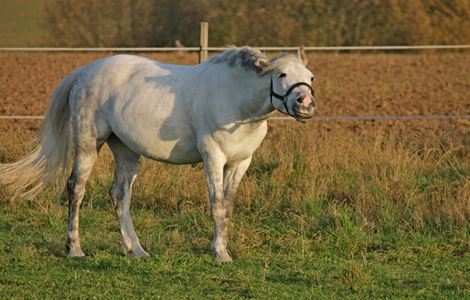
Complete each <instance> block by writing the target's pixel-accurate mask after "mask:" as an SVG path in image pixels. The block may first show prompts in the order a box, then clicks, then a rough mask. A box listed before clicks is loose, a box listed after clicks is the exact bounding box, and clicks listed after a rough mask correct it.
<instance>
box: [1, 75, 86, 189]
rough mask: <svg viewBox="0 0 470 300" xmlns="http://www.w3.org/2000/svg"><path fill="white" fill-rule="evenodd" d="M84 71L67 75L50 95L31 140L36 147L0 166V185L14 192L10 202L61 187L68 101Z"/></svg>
mask: <svg viewBox="0 0 470 300" xmlns="http://www.w3.org/2000/svg"><path fill="white" fill-rule="evenodd" d="M84 70H85V68H80V69H77V70H75V71H74V72H72V73H70V74H69V75H67V76H66V77H65V78H64V79H63V80H62V82H61V83H60V84H59V86H58V87H57V88H56V90H55V91H54V93H53V95H52V98H51V103H50V105H49V109H48V111H47V114H46V117H45V119H44V121H43V124H42V126H41V130H40V133H39V137H38V138H37V139H36V140H35V142H38V146H37V147H36V148H35V149H34V150H33V151H32V152H31V153H30V154H28V155H26V156H25V157H23V158H21V159H20V160H18V161H16V162H13V163H7V164H0V184H1V185H8V186H9V187H10V188H11V189H12V190H13V191H15V194H14V198H16V197H17V196H20V197H23V198H33V197H35V196H36V195H37V194H38V193H39V192H41V191H42V190H43V189H44V188H45V187H46V186H49V185H51V184H55V189H56V191H57V192H61V191H62V189H63V187H64V186H65V181H66V178H67V177H66V176H67V175H68V173H69V170H70V159H71V156H72V137H71V129H70V108H69V97H70V92H71V90H72V88H73V85H74V83H75V82H76V80H77V78H79V76H80V75H81V74H82V73H83V71H84Z"/></svg>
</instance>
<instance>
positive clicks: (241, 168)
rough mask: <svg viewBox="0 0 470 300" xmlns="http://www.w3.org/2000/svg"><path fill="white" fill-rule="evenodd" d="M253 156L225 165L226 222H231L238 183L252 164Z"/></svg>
mask: <svg viewBox="0 0 470 300" xmlns="http://www.w3.org/2000/svg"><path fill="white" fill-rule="evenodd" d="M251 158H252V157H251V156H250V157H249V158H248V159H246V160H242V161H239V162H236V163H232V164H227V165H226V166H225V167H224V199H225V203H226V207H227V213H226V219H227V220H226V223H227V224H230V220H231V219H232V212H233V202H234V199H235V194H236V192H237V188H238V185H239V184H240V181H241V180H242V178H243V175H245V172H246V170H248V167H249V166H250V164H251Z"/></svg>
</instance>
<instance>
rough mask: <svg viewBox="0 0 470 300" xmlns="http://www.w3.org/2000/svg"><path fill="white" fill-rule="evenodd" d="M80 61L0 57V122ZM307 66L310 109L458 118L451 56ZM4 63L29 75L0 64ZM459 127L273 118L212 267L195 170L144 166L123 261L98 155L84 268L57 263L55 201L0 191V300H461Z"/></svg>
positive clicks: (463, 126) (460, 87)
mask: <svg viewBox="0 0 470 300" xmlns="http://www.w3.org/2000/svg"><path fill="white" fill-rule="evenodd" d="M90 58H91V57H90V56H86V55H85V56H74V57H73V59H71V57H70V56H65V55H48V56H42V55H38V56H30V55H3V56H0V60H1V62H2V63H3V64H0V68H3V69H2V72H0V79H2V80H3V79H4V81H3V82H4V83H5V84H4V85H2V86H1V87H0V101H4V102H2V104H4V105H3V106H2V107H0V110H1V112H2V113H4V114H12V113H25V114H28V113H29V114H41V113H42V112H43V109H44V108H45V103H46V102H47V100H46V99H47V98H46V99H45V97H46V96H45V95H47V94H49V93H50V91H51V89H52V88H53V86H54V84H55V83H56V81H57V80H58V79H59V78H60V77H61V76H63V74H64V73H66V72H68V71H69V70H70V69H72V68H73V67H76V66H77V65H80V64H81V63H83V61H86V60H88V59H90ZM167 59H168V61H171V60H172V59H174V60H176V59H177V58H175V57H167ZM192 59H193V58H188V59H187V61H188V62H190V61H192ZM310 61H314V63H315V66H318V72H317V74H316V75H317V78H318V88H319V90H320V92H319V94H320V99H321V100H320V114H327V115H328V114H330V115H331V114H349V113H350V112H358V113H360V114H373V113H378V114H380V113H382V114H385V113H388V114H395V113H408V114H411V113H421V114H426V113H439V112H440V111H444V113H446V114H468V113H469V112H470V106H469V105H470V104H469V103H468V102H466V101H465V99H470V94H469V89H468V87H469V82H468V80H469V79H468V77H462V76H463V75H464V74H465V69H466V66H468V65H469V63H470V59H469V56H468V55H465V54H461V56H458V55H456V56H454V55H450V56H449V55H447V54H443V56H440V55H439V54H435V55H430V56H421V55H393V56H386V55H380V54H371V55H364V56H359V55H332V56H328V55H323V56H322V55H320V56H315V57H311V60H310ZM378 62H380V64H378ZM18 64H21V65H27V66H28V68H25V69H23V70H21V71H18V69H17V68H16V69H14V68H13V67H12V68H11V69H10V68H8V66H14V65H18ZM423 66H427V68H425V69H423ZM400 67H403V69H404V70H402V69H401V68H400ZM313 69H314V70H316V68H315V67H313ZM41 70H43V72H46V70H47V72H49V73H47V74H48V76H44V75H41V74H46V73H40V71H41ZM406 73H409V75H407V74H406ZM346 75H349V76H346ZM405 75H406V76H407V77H406V78H407V80H404V79H403V78H405V77H404V76H405ZM34 76H35V77H34ZM27 78H34V80H27ZM15 82H16V88H15ZM392 91H393V93H392ZM12 93H13V95H14V96H12V95H11V94H12ZM15 93H16V94H15ZM444 96H447V98H444ZM420 99H421V101H419V100H420ZM341 103H344V105H341ZM446 103H447V104H448V105H445V104H446ZM374 110H375V111H374ZM38 126H39V122H38V121H14V122H12V121H0V141H2V143H3V145H2V147H0V162H6V161H12V160H14V159H16V158H18V157H19V156H21V155H22V154H23V153H25V152H26V151H27V150H28V149H30V148H31V145H27V144H25V142H27V141H28V140H30V139H31V138H32V137H33V136H34V135H35V133H36V131H37V128H38ZM469 129H470V123H469V122H468V121H453V122H429V121H420V122H344V123H329V122H310V123H307V124H298V123H295V122H291V121H276V122H275V121H272V122H271V123H270V127H269V133H268V137H267V139H266V140H265V142H264V143H263V144H262V146H261V148H260V149H259V151H258V152H256V155H255V157H254V161H253V164H252V166H251V168H250V169H249V171H248V173H247V176H246V177H245V178H244V180H243V181H242V184H241V187H240V188H239V193H238V199H237V203H236V206H235V212H234V222H233V225H232V227H231V229H230V236H229V237H230V240H229V246H228V248H229V251H230V253H231V254H232V256H233V257H234V262H233V263H232V264H217V263H215V262H213V260H212V257H211V253H210V241H211V239H212V221H211V217H210V213H209V207H208V200H207V191H206V188H205V180H204V176H203V171H202V168H201V167H200V166H197V167H195V168H193V167H190V166H168V165H164V164H159V163H155V162H151V161H148V160H143V161H142V166H141V171H140V174H139V177H138V179H137V181H136V184H135V187H134V194H133V199H134V200H133V210H132V213H133V216H134V221H135V225H136V229H137V232H138V234H139V237H140V239H141V242H142V244H143V246H144V248H145V249H146V250H148V251H149V252H150V253H151V254H152V256H151V257H150V258H148V259H144V260H137V261H135V260H132V259H130V258H128V257H126V256H124V254H123V253H122V246H121V237H120V232H119V226H118V224H117V221H116V219H115V216H114V212H113V208H112V206H111V203H110V201H109V200H108V197H107V190H108V188H109V185H110V183H111V174H112V171H113V163H112V161H111V159H110V154H109V150H108V149H106V148H105V149H104V150H103V151H102V153H101V154H100V159H99V160H98V162H97V164H96V166H95V168H94V171H93V175H92V177H91V178H92V179H91V180H90V182H89V184H88V189H87V193H86V195H85V200H84V204H83V208H82V214H81V237H82V247H83V250H84V251H85V253H86V254H87V255H88V256H87V257H86V258H84V259H79V260H67V259H66V258H65V254H66V252H65V248H64V243H65V233H66V215H67V211H66V205H65V199H63V197H61V198H59V199H57V200H56V197H55V196H54V195H53V194H52V192H51V191H46V192H44V193H43V194H41V195H40V197H39V198H38V199H34V200H23V201H11V200H10V197H9V193H8V191H7V190H6V189H1V188H0V201H1V202H0V220H1V221H0V295H2V297H3V298H11V297H17V298H62V297H63V298H110V297H119V298H124V297H134V298H164V299H168V298H215V299H231V298H256V299H267V298H271V299H273V298H274V299H278V298H282V299H300V298H307V299H308V298H315V299H316V298H324V299H331V298H353V299H354V298H356V299H364V298H374V299H376V298H393V299H395V298H416V299H452V298H453V299H470V223H469V221H468V220H469V218H470V134H469V132H470V130H469Z"/></svg>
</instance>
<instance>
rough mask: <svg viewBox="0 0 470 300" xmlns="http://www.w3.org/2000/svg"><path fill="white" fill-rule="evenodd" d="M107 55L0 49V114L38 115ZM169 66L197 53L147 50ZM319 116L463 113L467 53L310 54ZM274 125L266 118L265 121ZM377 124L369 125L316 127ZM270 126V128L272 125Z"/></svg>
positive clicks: (468, 98) (7, 127)
mask: <svg viewBox="0 0 470 300" xmlns="http://www.w3.org/2000/svg"><path fill="white" fill-rule="evenodd" d="M109 55H112V53H92V54H90V53H86V54H84V53H82V54H67V53H51V54H46V53H32V54H27V53H2V54H0V115H42V114H43V113H44V112H45V110H46V108H47V105H48V101H49V97H50V95H51V93H52V91H53V89H54V87H55V86H56V85H57V84H58V83H59V81H60V80H61V79H62V78H63V77H64V76H65V75H66V74H67V73H69V72H70V71H72V70H73V69H75V68H77V67H79V66H83V65H86V64H88V63H90V62H92V61H93V60H95V59H97V58H100V57H104V56H109ZM146 56H148V57H150V58H152V59H157V60H162V61H165V62H169V63H178V64H192V63H196V62H197V55H196V54H182V55H178V54H146ZM309 59H310V63H309V67H310V68H311V69H312V70H313V71H314V73H315V75H316V78H317V80H316V83H315V88H316V90H317V97H318V102H319V108H318V114H317V115H320V116H323V115H429V114H436V115H464V114H467V115H468V114H470V53H420V54H310V56H309ZM272 123H273V122H272ZM431 123H432V124H433V125H432V126H431V127H432V128H434V127H436V126H437V127H442V126H444V127H446V126H448V125H452V127H455V125H456V127H458V128H459V131H468V128H469V127H468V126H469V121H457V122H448V121H441V122H381V123H380V124H382V125H383V124H386V125H387V126H388V127H391V126H393V127H395V126H398V127H401V126H405V128H406V127H409V126H411V125H412V127H416V128H422V127H429V126H430V125H431ZM39 124H40V121H27V120H7V121H5V120H3V121H0V132H3V133H4V134H5V131H8V132H11V131H12V130H13V131H16V130H24V128H25V127H26V128H29V129H32V130H35V129H37V127H38V126H39ZM362 125H364V126H366V127H367V128H369V127H370V126H377V125H376V124H375V125H374V124H372V123H370V122H347V123H346V124H345V123H342V124H332V123H328V124H326V123H323V124H322V125H315V126H316V127H322V128H323V127H325V126H326V127H332V126H333V127H335V126H347V127H349V128H353V129H357V128H362V127H363V126H362ZM274 126H276V125H274Z"/></svg>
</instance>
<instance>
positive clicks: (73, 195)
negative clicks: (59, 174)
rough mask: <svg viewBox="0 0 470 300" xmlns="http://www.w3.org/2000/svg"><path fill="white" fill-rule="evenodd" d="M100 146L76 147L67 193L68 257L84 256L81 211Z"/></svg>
mask: <svg viewBox="0 0 470 300" xmlns="http://www.w3.org/2000/svg"><path fill="white" fill-rule="evenodd" d="M99 148H100V147H99V146H98V147H97V146H96V144H95V145H92V146H90V147H86V146H84V145H80V146H77V147H76V154H75V160H74V163H73V170H72V175H70V177H69V179H68V181H67V195H68V200H69V212H68V230H67V243H66V248H67V250H68V257H83V256H85V253H83V251H82V248H81V246H80V237H79V231H78V228H79V211H80V205H81V203H82V200H83V196H84V195H85V185H86V182H87V180H88V177H89V176H90V173H91V170H92V168H93V164H94V162H95V160H96V157H97V156H98V151H99Z"/></svg>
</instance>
